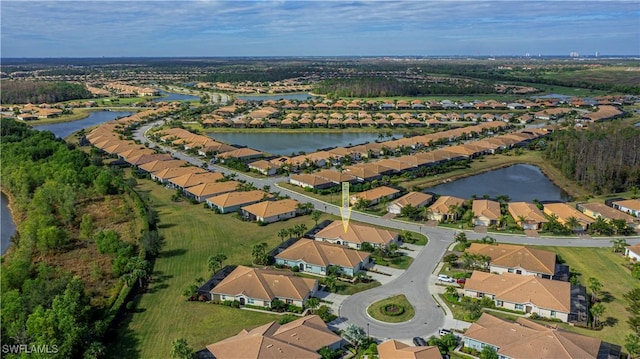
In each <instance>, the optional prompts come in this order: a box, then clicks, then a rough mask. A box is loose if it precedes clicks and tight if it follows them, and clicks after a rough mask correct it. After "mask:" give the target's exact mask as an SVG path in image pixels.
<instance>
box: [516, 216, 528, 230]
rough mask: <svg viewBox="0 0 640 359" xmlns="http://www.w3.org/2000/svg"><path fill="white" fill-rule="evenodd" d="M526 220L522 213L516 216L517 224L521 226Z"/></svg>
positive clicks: (522, 226)
mask: <svg viewBox="0 0 640 359" xmlns="http://www.w3.org/2000/svg"><path fill="white" fill-rule="evenodd" d="M526 220H527V218H526V217H525V216H523V215H519V216H518V224H519V225H520V227H521V228H524V222H525V221H526Z"/></svg>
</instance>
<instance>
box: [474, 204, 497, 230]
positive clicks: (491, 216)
mask: <svg viewBox="0 0 640 359" xmlns="http://www.w3.org/2000/svg"><path fill="white" fill-rule="evenodd" d="M471 211H472V212H473V214H474V217H473V225H474V226H482V227H488V226H492V225H495V224H498V221H500V203H498V202H496V201H491V200H488V199H476V200H473V203H472V204H471Z"/></svg>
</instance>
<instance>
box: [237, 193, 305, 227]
mask: <svg viewBox="0 0 640 359" xmlns="http://www.w3.org/2000/svg"><path fill="white" fill-rule="evenodd" d="M241 210H242V215H243V216H244V217H245V218H248V219H250V220H252V221H258V222H262V223H273V222H277V221H281V220H283V219H289V218H293V217H295V216H296V215H297V214H298V201H296V200H293V199H283V200H279V201H263V202H258V203H255V204H252V205H249V206H244V207H242V208H241Z"/></svg>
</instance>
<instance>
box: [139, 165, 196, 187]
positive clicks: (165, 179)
mask: <svg viewBox="0 0 640 359" xmlns="http://www.w3.org/2000/svg"><path fill="white" fill-rule="evenodd" d="M205 172H207V170H204V169H202V168H200V167H195V166H187V167H169V168H165V169H162V170H160V171H156V172H151V179H152V180H154V181H157V182H160V183H164V184H167V183H169V180H170V179H172V178H175V177H180V176H184V175H187V174H196V173H205Z"/></svg>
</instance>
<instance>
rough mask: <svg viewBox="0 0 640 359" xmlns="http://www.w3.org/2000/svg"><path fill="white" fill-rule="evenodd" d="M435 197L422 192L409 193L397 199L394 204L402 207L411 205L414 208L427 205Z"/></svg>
mask: <svg viewBox="0 0 640 359" xmlns="http://www.w3.org/2000/svg"><path fill="white" fill-rule="evenodd" d="M432 199H433V196H432V195H430V194H427V193H422V192H409V193H407V194H405V195H404V196H402V197H400V198H398V199H396V200H395V201H393V203H396V204H398V205H399V206H400V207H404V206H406V205H409V204H410V205H411V206H413V207H420V206H423V205H424V204H425V203H429V202H431V200H432Z"/></svg>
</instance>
